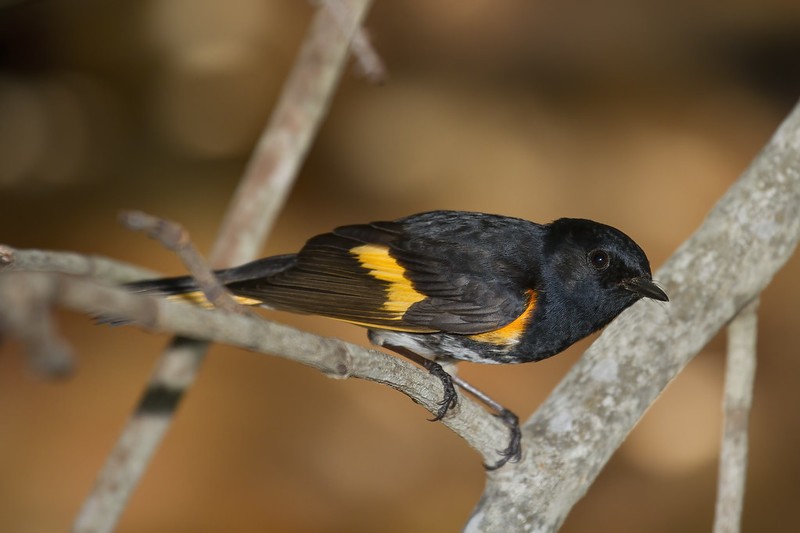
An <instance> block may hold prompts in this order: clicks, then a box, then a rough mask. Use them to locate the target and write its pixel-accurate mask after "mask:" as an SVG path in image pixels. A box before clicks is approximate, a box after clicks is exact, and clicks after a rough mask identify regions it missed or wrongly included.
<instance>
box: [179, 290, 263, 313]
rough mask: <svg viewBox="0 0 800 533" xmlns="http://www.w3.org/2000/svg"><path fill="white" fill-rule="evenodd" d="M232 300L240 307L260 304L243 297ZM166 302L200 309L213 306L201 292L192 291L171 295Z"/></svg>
mask: <svg viewBox="0 0 800 533" xmlns="http://www.w3.org/2000/svg"><path fill="white" fill-rule="evenodd" d="M233 299H234V300H236V301H237V302H239V303H240V304H242V305H261V303H262V302H261V300H256V299H254V298H245V297H244V296H234V297H233ZM167 300H171V301H173V302H185V303H190V304H192V305H196V306H197V307H202V308H203V309H213V308H214V304H212V303H211V302H209V301H208V298H206V295H205V294H203V291H192V292H187V293H184V294H172V295H170V296H167Z"/></svg>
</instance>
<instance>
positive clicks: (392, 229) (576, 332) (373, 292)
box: [126, 210, 669, 470]
mask: <svg viewBox="0 0 800 533" xmlns="http://www.w3.org/2000/svg"><path fill="white" fill-rule="evenodd" d="M215 274H216V276H217V279H218V280H219V282H220V283H221V284H223V285H224V286H225V287H226V288H227V289H228V291H230V293H231V294H232V295H233V296H234V298H235V299H236V300H237V301H238V302H239V303H242V304H244V305H250V306H261V307H266V308H270V309H275V310H281V311H289V312H293V313H301V314H313V315H319V316H323V317H328V318H332V319H337V320H341V321H344V322H349V323H351V324H356V325H358V326H362V327H364V328H367V332H368V337H369V340H370V342H372V343H373V344H374V345H376V346H381V347H384V348H386V349H389V350H391V351H394V352H396V353H398V354H400V355H403V356H405V357H408V358H410V359H412V360H413V361H415V362H417V363H419V364H421V365H422V366H423V367H424V368H426V369H427V370H428V371H429V372H430V373H431V374H433V375H434V376H436V377H437V378H439V379H440V380H441V381H442V385H443V387H444V394H443V399H442V401H441V402H440V403H439V409H438V411H437V414H436V416H435V417H434V418H433V419H432V420H434V421H435V420H441V419H442V418H443V417H444V416H445V415H446V414H447V412H448V411H449V410H450V409H452V408H453V407H454V406H455V405H456V404H457V398H458V395H457V393H456V391H455V386H454V383H455V385H458V386H459V387H461V388H462V389H464V390H466V391H467V392H469V393H471V394H472V395H474V396H476V397H477V398H478V399H479V400H481V401H483V402H484V403H485V404H486V405H487V406H488V407H490V408H491V409H493V410H494V411H495V414H496V416H498V417H500V419H501V420H502V421H503V422H504V423H505V424H506V425H507V426H508V427H509V430H510V433H511V436H510V438H509V443H508V446H507V447H506V448H504V449H502V450H498V453H499V455H500V458H499V459H498V461H497V462H496V463H494V464H493V465H484V466H485V467H486V468H487V469H489V470H493V469H496V468H499V467H501V466H503V465H504V464H505V463H506V462H508V461H518V460H519V459H520V457H521V432H520V429H519V420H518V417H517V416H516V415H515V414H514V413H513V412H511V411H510V410H508V409H506V408H504V407H503V406H502V405H501V404H500V403H499V402H496V401H495V400H493V399H492V398H491V397H490V396H488V395H486V394H484V393H483V392H481V391H480V390H478V389H476V388H475V387H473V386H472V385H470V384H469V383H466V382H465V381H464V380H462V379H461V378H459V377H458V376H456V375H451V374H449V373H448V372H447V371H446V370H444V368H443V366H442V364H448V363H452V362H457V361H470V362H475V363H488V364H516V363H527V362H534V361H541V360H542V359H546V358H548V357H551V356H553V355H556V354H558V353H560V352H562V351H563V350H565V349H566V348H567V347H569V346H570V345H572V344H573V343H575V342H576V341H578V340H580V339H582V338H584V337H586V336H588V335H590V334H591V333H594V332H595V331H597V330H599V329H601V328H602V327H604V326H605V325H606V324H608V323H609V322H611V321H612V320H613V319H614V318H615V317H617V316H618V315H619V314H620V313H621V312H622V311H624V310H625V309H626V308H628V307H630V306H631V305H633V304H634V303H636V302H637V301H639V300H641V299H643V298H647V299H651V300H657V301H662V302H667V301H669V298H668V296H667V294H666V293H665V292H664V291H663V290H662V289H661V288H660V287H659V286H658V285H657V284H656V283H655V282H654V281H653V279H652V273H651V270H650V263H649V261H648V259H647V256H646V255H645V253H644V251H643V250H642V249H641V248H640V247H639V245H637V244H636V242H634V241H633V239H631V238H630V237H628V236H627V235H626V234H625V233H623V232H622V231H620V230H618V229H616V228H614V227H612V226H608V225H605V224H602V223H599V222H595V221H592V220H587V219H580V218H560V219H557V220H555V221H553V222H550V223H546V224H539V223H535V222H531V221H528V220H524V219H521V218H516V217H509V216H502V215H494V214H487V213H480V212H468V211H444V210H439V211H428V212H423V213H418V214H414V215H410V216H406V217H404V218H399V219H395V220H390V221H378V222H371V223H366V224H355V225H347V226H340V227H338V228H336V229H334V230H332V231H330V232H329V233H324V234H321V235H317V236H315V237H312V238H311V239H309V240H308V241H307V242H306V244H305V245H304V246H303V247H302V248H301V249H300V250H299V251H298V252H297V253H291V254H282V255H276V256H270V257H266V258H262V259H258V260H255V261H252V262H250V263H246V264H244V265H241V266H237V267H234V268H229V269H224V270H217V271H215ZM126 287H127V289H128V290H131V291H134V292H144V293H158V294H161V295H164V296H166V297H167V298H170V299H178V300H187V301H190V302H192V303H195V304H199V305H204V306H208V305H210V304H208V301H207V300H206V299H205V298H204V296H203V294H202V292H201V291H200V290H199V288H198V285H197V283H196V282H195V281H194V279H193V278H191V277H190V276H180V277H172V278H160V279H155V280H144V281H137V282H133V283H129V284H127V285H126Z"/></svg>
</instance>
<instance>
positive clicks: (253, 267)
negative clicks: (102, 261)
mask: <svg viewBox="0 0 800 533" xmlns="http://www.w3.org/2000/svg"><path fill="white" fill-rule="evenodd" d="M294 263H295V254H285V255H275V256H272V257H265V258H263V259H257V260H255V261H251V262H250V263H245V264H244V265H240V266H237V267H233V268H226V269H224V270H215V271H214V274H216V276H217V278H218V279H219V281H220V283H222V284H223V285H228V284H231V283H236V282H239V281H249V280H252V279H258V278H269V277H270V276H274V275H275V274H279V273H281V272H283V271H284V270H286V269H287V268H291V267H292V266H293V265H294ZM124 287H125V288H126V289H128V290H129V291H131V292H140V293H150V294H163V295H165V296H169V295H173V294H186V293H187V292H193V291H196V290H198V287H197V283H196V282H195V280H194V278H192V277H191V276H178V277H174V278H158V279H146V280H142V281H134V282H132V283H126V284H125V285H124Z"/></svg>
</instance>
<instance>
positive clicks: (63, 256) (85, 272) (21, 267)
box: [0, 244, 158, 283]
mask: <svg viewBox="0 0 800 533" xmlns="http://www.w3.org/2000/svg"><path fill="white" fill-rule="evenodd" d="M11 271H25V272H62V273H64V274H75V275H79V276H89V277H91V278H93V279H101V280H105V281H109V282H113V283H127V282H128V281H136V280H139V279H145V278H154V277H156V276H158V274H157V273H156V272H153V271H152V270H148V269H146V268H142V267H138V266H134V265H130V264H128V263H122V262H120V261H114V260H112V259H107V258H105V257H98V256H92V255H81V254H76V253H74V252H53V251H50V250H18V249H16V248H12V247H11V246H8V245H6V244H0V272H11Z"/></svg>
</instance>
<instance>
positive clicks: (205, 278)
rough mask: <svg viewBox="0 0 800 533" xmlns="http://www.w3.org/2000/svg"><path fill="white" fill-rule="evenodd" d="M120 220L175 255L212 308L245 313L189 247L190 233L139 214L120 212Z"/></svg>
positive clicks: (175, 223)
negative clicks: (212, 305)
mask: <svg viewBox="0 0 800 533" xmlns="http://www.w3.org/2000/svg"><path fill="white" fill-rule="evenodd" d="M119 220H120V222H121V223H122V224H123V225H124V226H125V227H126V228H128V229H130V230H134V231H143V232H145V233H146V234H147V236H148V237H150V238H152V239H155V240H157V241H159V242H160V243H161V244H162V245H163V246H164V247H165V248H167V249H168V250H172V251H173V252H175V253H176V254H177V255H178V257H179V258H180V260H181V262H182V263H183V264H184V266H185V267H186V268H187V270H189V274H190V275H191V276H192V277H193V278H194V280H195V281H196V282H197V286H198V287H199V289H200V290H201V291H203V294H204V295H205V297H206V299H208V301H209V302H211V303H212V304H214V307H219V308H221V309H225V310H226V311H230V312H233V313H244V312H247V308H246V307H244V306H242V305H240V304H239V303H237V302H236V300H234V299H233V296H231V294H230V293H229V292H228V290H227V289H226V288H225V286H224V285H222V284H221V283H220V282H219V280H218V279H217V277H216V276H215V275H214V273H213V272H212V271H211V268H209V266H208V264H207V263H206V261H205V260H204V259H203V257H202V256H201V255H200V252H198V251H197V248H195V247H194V245H193V244H192V239H191V237H190V236H189V232H188V231H186V229H185V228H184V227H183V226H181V225H180V224H178V223H177V222H173V221H171V220H166V219H163V218H159V217H155V216H153V215H148V214H147V213H143V212H141V211H123V212H122V213H120V214H119Z"/></svg>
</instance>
